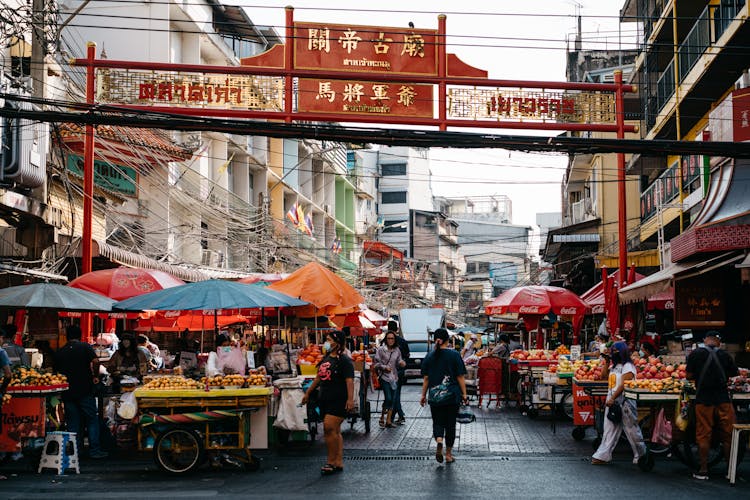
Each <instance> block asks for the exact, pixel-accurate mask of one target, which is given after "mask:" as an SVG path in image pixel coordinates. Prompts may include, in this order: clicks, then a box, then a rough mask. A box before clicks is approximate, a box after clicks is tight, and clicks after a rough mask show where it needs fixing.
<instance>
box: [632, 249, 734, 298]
mask: <svg viewBox="0 0 750 500" xmlns="http://www.w3.org/2000/svg"><path fill="white" fill-rule="evenodd" d="M742 257H743V254H742V253H739V252H726V253H723V254H721V255H717V256H715V257H712V258H709V259H701V260H699V261H695V260H693V261H689V262H677V263H674V264H671V265H670V266H669V267H666V268H664V269H662V270H661V271H658V272H656V273H654V274H652V275H650V276H646V277H645V278H643V279H642V280H640V281H636V282H635V283H633V284H632V285H628V286H626V287H623V288H622V289H621V290H620V292H619V296H620V304H631V303H633V302H642V301H644V300H646V299H648V298H649V297H652V296H654V295H658V294H660V293H663V292H666V291H667V290H669V288H670V287H672V286H673V285H674V283H673V280H675V279H678V280H679V279H685V278H690V277H693V276H698V275H701V274H704V273H707V272H710V271H713V270H714V269H716V268H719V267H722V266H725V265H727V264H731V263H732V262H735V261H738V260H740V259H741V258H742Z"/></svg>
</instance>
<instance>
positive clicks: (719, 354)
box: [686, 330, 737, 481]
mask: <svg viewBox="0 0 750 500" xmlns="http://www.w3.org/2000/svg"><path fill="white" fill-rule="evenodd" d="M703 344H704V345H705V347H701V348H700V349H696V350H695V351H694V352H693V353H692V354H690V356H689V357H688V360H687V370H686V371H687V378H689V379H691V380H695V390H696V395H695V441H696V443H697V444H698V453H699V455H700V469H699V470H698V472H696V473H695V474H693V477H694V478H695V479H699V480H703V481H705V480H707V479H708V451H709V449H710V448H711V434H712V432H713V427H714V425H716V426H717V427H718V431H719V434H720V436H721V441H722V443H723V447H724V458H726V460H727V463H729V450H730V448H731V443H732V426H733V425H734V422H735V417H734V406H732V399H731V398H730V397H729V390H728V389H727V380H728V378H729V377H734V376H736V375H737V366H736V365H735V364H734V360H732V357H731V356H730V355H729V354H727V353H726V352H725V351H722V350H721V349H719V346H720V345H721V338H720V337H719V332H717V331H715V330H711V331H709V332H706V335H705V338H704V340H703Z"/></svg>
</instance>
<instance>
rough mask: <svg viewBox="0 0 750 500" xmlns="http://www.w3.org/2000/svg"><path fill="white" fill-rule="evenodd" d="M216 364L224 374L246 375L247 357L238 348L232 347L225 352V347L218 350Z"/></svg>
mask: <svg viewBox="0 0 750 500" xmlns="http://www.w3.org/2000/svg"><path fill="white" fill-rule="evenodd" d="M216 357H217V361H216V364H217V366H218V368H219V370H220V371H221V372H222V373H239V374H240V375H244V374H245V365H246V361H245V356H244V355H243V354H242V350H241V349H238V348H236V347H230V348H229V349H228V350H225V349H224V348H223V347H219V348H218V349H216Z"/></svg>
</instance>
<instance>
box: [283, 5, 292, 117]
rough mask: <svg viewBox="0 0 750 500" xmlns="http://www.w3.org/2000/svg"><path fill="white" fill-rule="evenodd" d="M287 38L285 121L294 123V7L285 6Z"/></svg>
mask: <svg viewBox="0 0 750 500" xmlns="http://www.w3.org/2000/svg"><path fill="white" fill-rule="evenodd" d="M284 11H285V14H286V16H285V18H286V40H284V78H285V79H286V82H285V83H284V121H285V122H287V123H292V112H293V111H294V106H293V105H292V104H293V99H294V97H293V94H292V80H293V78H294V77H293V75H292V71H293V70H294V7H285V8H284Z"/></svg>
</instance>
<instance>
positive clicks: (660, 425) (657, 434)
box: [651, 408, 672, 446]
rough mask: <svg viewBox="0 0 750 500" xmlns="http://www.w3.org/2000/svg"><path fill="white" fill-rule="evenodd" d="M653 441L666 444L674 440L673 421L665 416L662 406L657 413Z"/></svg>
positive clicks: (652, 435) (652, 434)
mask: <svg viewBox="0 0 750 500" xmlns="http://www.w3.org/2000/svg"><path fill="white" fill-rule="evenodd" d="M651 442H652V443H656V444H661V445H665V446H666V445H668V444H670V443H671V442H672V422H670V421H669V420H667V417H665V416H664V408H661V409H660V410H659V412H658V413H657V414H656V421H655V422H654V430H653V431H652V433H651Z"/></svg>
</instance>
